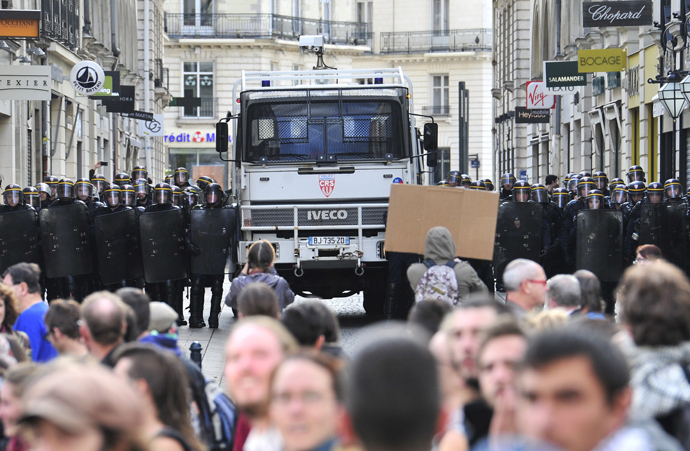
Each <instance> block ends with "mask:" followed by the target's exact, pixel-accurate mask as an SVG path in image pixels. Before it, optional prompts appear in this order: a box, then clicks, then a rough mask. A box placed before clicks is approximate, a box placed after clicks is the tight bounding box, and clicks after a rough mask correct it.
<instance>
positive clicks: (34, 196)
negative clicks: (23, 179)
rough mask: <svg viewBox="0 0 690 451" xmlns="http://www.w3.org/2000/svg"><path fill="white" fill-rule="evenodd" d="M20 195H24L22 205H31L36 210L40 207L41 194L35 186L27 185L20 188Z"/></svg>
mask: <svg viewBox="0 0 690 451" xmlns="http://www.w3.org/2000/svg"><path fill="white" fill-rule="evenodd" d="M22 195H23V196H24V205H30V206H32V207H33V208H34V210H36V212H38V210H40V209H41V196H40V195H39V194H38V190H37V189H36V188H34V187H33V186H27V187H26V188H24V189H23V190H22Z"/></svg>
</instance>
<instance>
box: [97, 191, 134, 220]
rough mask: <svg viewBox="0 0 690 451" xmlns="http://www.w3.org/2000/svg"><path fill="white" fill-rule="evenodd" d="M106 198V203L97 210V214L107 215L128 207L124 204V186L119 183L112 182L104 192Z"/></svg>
mask: <svg viewBox="0 0 690 451" xmlns="http://www.w3.org/2000/svg"><path fill="white" fill-rule="evenodd" d="M103 197H104V198H105V205H104V206H102V207H101V208H99V209H97V210H96V214H95V216H102V215H107V214H110V213H117V212H118V211H124V210H126V209H127V207H126V206H125V205H122V188H120V187H119V186H118V185H115V184H112V185H110V186H109V187H107V188H106V189H105V191H104V192H103Z"/></svg>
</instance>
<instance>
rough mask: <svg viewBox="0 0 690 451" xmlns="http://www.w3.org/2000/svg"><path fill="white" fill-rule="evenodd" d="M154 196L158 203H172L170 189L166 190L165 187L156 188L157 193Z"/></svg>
mask: <svg viewBox="0 0 690 451" xmlns="http://www.w3.org/2000/svg"><path fill="white" fill-rule="evenodd" d="M153 197H154V199H153V200H154V201H155V202H156V203H157V204H167V203H170V191H168V190H164V189H160V190H156V194H155V195H154V196H153Z"/></svg>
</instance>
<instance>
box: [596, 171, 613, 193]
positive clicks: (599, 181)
mask: <svg viewBox="0 0 690 451" xmlns="http://www.w3.org/2000/svg"><path fill="white" fill-rule="evenodd" d="M593 178H594V184H595V185H596V186H597V188H596V189H598V190H599V191H601V193H602V194H603V196H604V197H608V196H609V195H610V192H609V189H608V183H609V179H608V177H607V176H606V173H605V172H602V171H597V172H595V173H594V177H593Z"/></svg>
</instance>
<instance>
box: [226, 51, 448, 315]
mask: <svg viewBox="0 0 690 451" xmlns="http://www.w3.org/2000/svg"><path fill="white" fill-rule="evenodd" d="M300 44H302V42H300ZM317 54H318V55H319V63H322V59H321V54H319V53H318V50H317ZM360 80H373V81H374V84H360V83H361V82H359V83H358V81H360ZM233 100H235V102H233V106H234V107H233V111H232V112H229V113H228V117H226V118H224V119H222V120H221V121H220V122H219V123H218V124H217V132H216V134H217V140H216V143H217V148H216V150H218V151H219V152H221V153H222V152H225V151H228V148H227V143H228V139H227V134H228V123H229V122H232V123H231V124H230V125H231V127H232V129H233V131H234V137H233V138H234V139H232V149H231V154H230V158H229V161H230V173H231V178H232V197H233V202H235V203H236V204H237V208H238V215H237V217H238V225H237V226H238V233H237V243H236V247H235V249H233V250H232V252H231V261H232V263H233V265H232V266H231V271H235V272H238V271H239V270H240V269H241V268H242V266H243V265H244V263H245V262H246V256H247V250H248V248H249V246H250V245H251V243H252V242H254V241H256V240H259V239H266V240H268V241H270V242H271V243H272V244H273V246H274V247H275V250H276V256H277V259H276V262H275V268H276V270H277V271H278V273H279V274H280V275H281V276H283V277H284V278H286V279H287V281H288V282H289V283H290V287H291V288H292V290H293V291H294V292H295V293H297V294H301V295H304V296H310V295H311V296H318V297H322V298H335V297H344V296H349V295H352V294H354V293H357V292H360V291H363V292H364V307H365V309H366V311H367V312H368V313H379V312H381V311H382V309H383V300H384V297H385V296H384V295H385V289H386V279H387V264H386V257H385V253H384V240H385V228H386V212H387V208H388V197H389V195H390V189H391V185H392V184H394V183H408V184H421V183H423V179H424V178H423V175H424V174H423V172H422V167H423V161H421V158H419V157H420V156H421V152H422V151H421V150H420V146H419V145H418V144H419V140H418V136H417V135H418V133H417V130H416V128H415V121H414V117H413V116H411V114H412V113H413V107H412V106H413V98H412V86H411V84H410V81H409V79H408V78H407V77H406V76H405V74H404V73H403V72H402V69H401V68H386V69H375V70H335V69H315V70H311V71H291V72H244V71H243V73H242V77H241V78H240V79H239V80H238V81H237V82H236V84H235V89H234V92H233ZM427 125H432V126H430V127H426V126H425V134H427V135H428V137H427V138H426V139H425V141H427V144H428V145H427V146H426V147H427V148H428V149H429V150H431V149H433V147H435V144H432V142H435V141H436V133H435V129H434V127H433V125H434V124H427ZM430 164H432V163H430ZM410 208H414V206H410Z"/></svg>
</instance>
